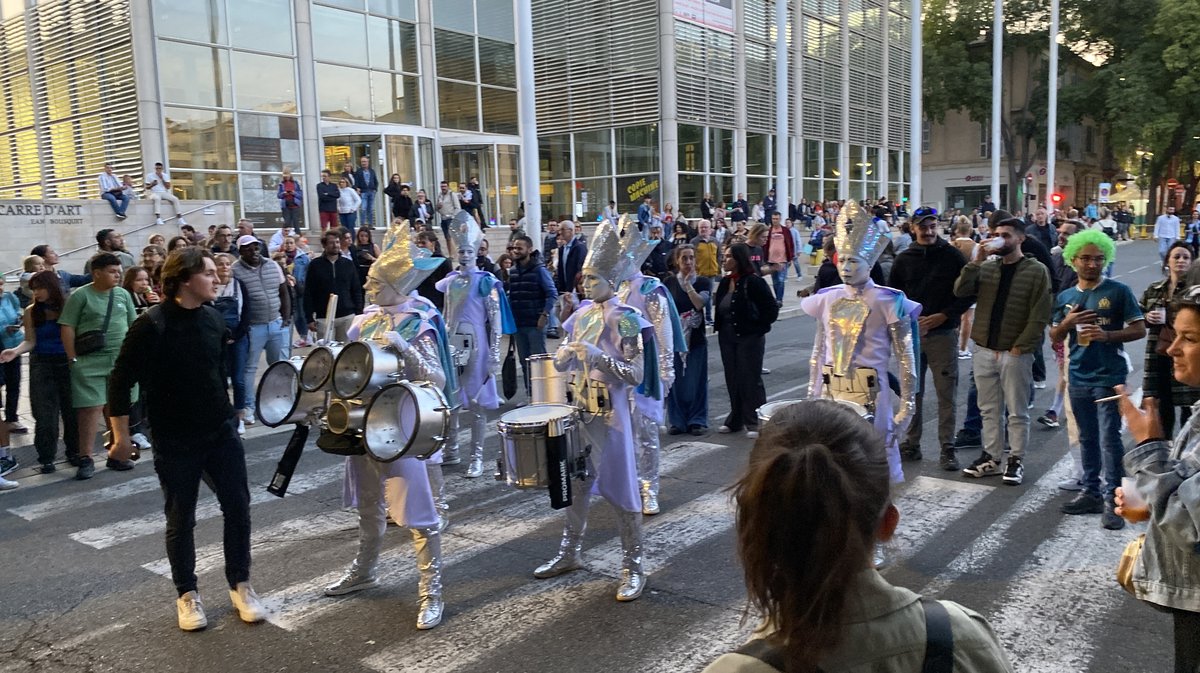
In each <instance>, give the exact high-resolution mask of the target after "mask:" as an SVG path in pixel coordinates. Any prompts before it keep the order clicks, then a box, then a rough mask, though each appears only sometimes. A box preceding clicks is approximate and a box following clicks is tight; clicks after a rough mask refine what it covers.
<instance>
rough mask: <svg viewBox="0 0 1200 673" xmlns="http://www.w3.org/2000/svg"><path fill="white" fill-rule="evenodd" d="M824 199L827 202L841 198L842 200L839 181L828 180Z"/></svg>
mask: <svg viewBox="0 0 1200 673" xmlns="http://www.w3.org/2000/svg"><path fill="white" fill-rule="evenodd" d="M823 198H824V200H826V201H837V200H838V199H839V198H841V197H840V196H839V195H838V183H837V180H826V181H825V196H824V197H823Z"/></svg>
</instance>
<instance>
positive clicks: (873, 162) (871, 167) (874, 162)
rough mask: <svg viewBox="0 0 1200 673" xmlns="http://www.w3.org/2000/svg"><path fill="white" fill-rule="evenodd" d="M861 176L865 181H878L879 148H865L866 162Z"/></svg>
mask: <svg viewBox="0 0 1200 673" xmlns="http://www.w3.org/2000/svg"><path fill="white" fill-rule="evenodd" d="M864 164H865V165H864V166H863V176H864V179H865V180H873V181H875V182H878V181H879V168H880V166H879V148H878V147H868V148H867V160H866V162H864Z"/></svg>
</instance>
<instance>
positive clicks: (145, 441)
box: [129, 432, 153, 451]
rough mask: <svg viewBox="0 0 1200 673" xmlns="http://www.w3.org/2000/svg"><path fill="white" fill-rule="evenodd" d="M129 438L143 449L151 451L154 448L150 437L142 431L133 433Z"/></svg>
mask: <svg viewBox="0 0 1200 673" xmlns="http://www.w3.org/2000/svg"><path fill="white" fill-rule="evenodd" d="M129 439H130V440H131V441H132V442H133V443H134V444H136V445H137V447H138V448H139V449H141V450H142V451H149V450H150V449H151V448H153V445H152V444H151V443H150V439H149V438H148V437H146V435H143V434H142V433H140V432H135V433H133V435H132V436H131V437H130V438H129Z"/></svg>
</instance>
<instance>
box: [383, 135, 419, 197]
mask: <svg viewBox="0 0 1200 673" xmlns="http://www.w3.org/2000/svg"><path fill="white" fill-rule="evenodd" d="M384 147H385V151H386V152H387V164H388V170H389V171H390V172H391V173H399V174H400V182H401V183H402V184H406V185H408V186H409V187H412V185H413V183H414V182H415V181H416V178H417V152H416V150H415V149H414V148H413V138H412V136H385V137H384ZM388 179H389V180H390V179H391V176H390V175H389V176H388ZM415 195H416V192H415V191H413V190H411V189H410V190H409V197H410V198H411V197H414V196H415ZM404 215H405V217H407V216H408V214H407V213H405V214H404Z"/></svg>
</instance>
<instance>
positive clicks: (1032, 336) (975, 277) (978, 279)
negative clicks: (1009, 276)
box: [954, 255, 1051, 354]
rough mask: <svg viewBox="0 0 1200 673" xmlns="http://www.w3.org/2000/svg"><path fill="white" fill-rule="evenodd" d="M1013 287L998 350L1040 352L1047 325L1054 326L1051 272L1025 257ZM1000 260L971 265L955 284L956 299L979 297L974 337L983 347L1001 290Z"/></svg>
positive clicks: (1001, 328) (1006, 304)
mask: <svg viewBox="0 0 1200 673" xmlns="http://www.w3.org/2000/svg"><path fill="white" fill-rule="evenodd" d="M1016 264H1017V272H1016V275H1014V276H1013V280H1012V287H1010V288H1009V289H1008V297H1007V299H1006V301H1005V306H1004V324H1003V325H1001V326H1000V333H999V338H998V339H997V340H996V350H1000V351H1008V350H1012V349H1013V347H1016V348H1019V349H1020V351H1021V353H1022V354H1026V353H1032V352H1033V351H1035V350H1037V347H1038V343H1039V342H1040V340H1041V338H1042V335H1043V334H1044V333H1045V332H1046V325H1049V324H1050V308H1051V301H1050V299H1051V298H1050V272H1049V271H1047V270H1046V267H1045V266H1043V265H1042V263H1041V262H1039V261H1037V259H1035V258H1034V257H1033V256H1032V255H1025V257H1024V258H1022V259H1021V261H1019V262H1017V263H1016ZM1000 265H1001V262H1000V260H999V259H989V260H987V261H985V262H983V263H982V264H980V263H979V262H970V263H968V264H967V265H966V266H964V267H963V270H962V273H960V274H959V275H958V280H957V281H955V282H954V295H955V296H956V297H970V296H972V295H974V296H977V297H978V299H977V300H976V303H975V318H974V324H973V326H972V327H971V338H972V339H974V340H975V343H976V344H979V345H980V346H987V342H988V332H989V331H991V322H992V306H993V305H994V304H995V301H996V291H997V290H998V289H999V287H1000Z"/></svg>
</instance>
